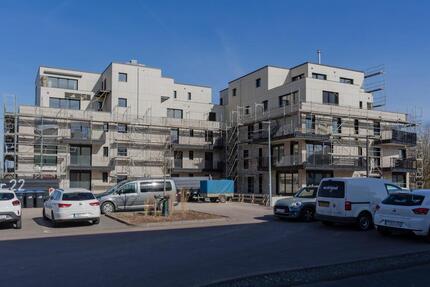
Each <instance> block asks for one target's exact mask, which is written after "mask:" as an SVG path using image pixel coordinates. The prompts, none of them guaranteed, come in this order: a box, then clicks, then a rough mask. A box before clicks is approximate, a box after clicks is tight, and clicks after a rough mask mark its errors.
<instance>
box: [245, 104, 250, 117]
mask: <svg viewBox="0 0 430 287" xmlns="http://www.w3.org/2000/svg"><path fill="white" fill-rule="evenodd" d="M249 110H250V106H246V107H245V115H249Z"/></svg>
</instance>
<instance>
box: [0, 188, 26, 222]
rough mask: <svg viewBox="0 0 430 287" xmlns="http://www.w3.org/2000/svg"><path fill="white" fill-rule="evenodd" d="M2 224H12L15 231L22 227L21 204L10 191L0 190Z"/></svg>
mask: <svg viewBox="0 0 430 287" xmlns="http://www.w3.org/2000/svg"><path fill="white" fill-rule="evenodd" d="M0 223H12V224H13V227H14V228H15V229H21V227H22V220H21V202H20V201H19V200H18V198H17V197H16V194H15V193H14V192H13V191H11V190H8V189H0Z"/></svg>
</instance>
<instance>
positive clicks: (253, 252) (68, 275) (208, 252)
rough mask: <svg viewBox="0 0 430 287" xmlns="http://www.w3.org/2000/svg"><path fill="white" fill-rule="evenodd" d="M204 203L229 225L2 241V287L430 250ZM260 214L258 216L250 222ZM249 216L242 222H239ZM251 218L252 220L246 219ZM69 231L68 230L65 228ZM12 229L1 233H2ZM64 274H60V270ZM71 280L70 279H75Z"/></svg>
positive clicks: (221, 275) (196, 280)
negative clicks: (224, 216)
mask: <svg viewBox="0 0 430 287" xmlns="http://www.w3.org/2000/svg"><path fill="white" fill-rule="evenodd" d="M236 205H237V204H231V205H219V204H213V205H210V204H208V206H209V207H206V206H205V205H199V206H198V207H196V208H204V209H205V210H207V209H212V208H213V209H216V210H218V211H219V212H221V209H223V208H227V209H230V210H232V211H230V212H231V213H230V214H231V215H233V214H237V216H238V217H236V218H235V219H234V220H232V221H230V222H229V223H228V224H227V225H226V224H224V225H223V226H211V227H194V228H180V229H170V230H145V231H141V230H134V229H130V228H129V229H128V230H133V231H134V232H125V231H121V232H115V233H104V234H89V235H78V236H62V237H55V238H39V239H25V240H4V241H1V242H0V254H1V255H2V260H0V269H1V270H8V272H7V276H3V277H0V286H9V287H11V286H39V285H42V284H45V283H46V282H47V281H49V282H61V285H62V286H77V285H78V286H94V285H102V286H118V285H121V286H143V285H145V286H202V285H206V284H210V283H213V282H218V281H223V280H227V279H232V278H238V277H243V276H249V275H254V274H261V273H268V272H275V271H283V270H292V269H298V268H304V267H312V266H321V265H330V264H337V263H344V262H350V261H355V260H363V259H370V258H375V257H381V256H388V255H396V254H404V253H409V252H419V251H427V250H429V245H428V244H427V243H425V242H423V241H421V240H417V239H416V238H414V237H405V236H394V237H380V236H379V235H378V234H377V233H376V232H375V231H370V232H359V231H357V230H356V229H354V228H349V227H341V226H339V227H333V228H327V227H326V226H323V225H321V224H320V223H318V222H315V223H310V224H306V223H301V222H287V221H278V220H274V219H273V217H272V216H270V213H271V211H270V209H265V208H261V209H260V208H259V207H258V208H257V209H258V212H256V213H255V214H254V212H253V211H252V210H253V209H254V207H253V206H248V205H239V206H236ZM251 214H254V215H253V216H250V215H251ZM239 215H241V216H242V215H243V217H239ZM246 218H248V220H245V219H246ZM65 229H67V228H65ZM4 231H5V230H1V231H0V232H1V233H0V234H3V232H4ZM59 266H60V267H61V268H58V267H59ZM68 279H70V280H68Z"/></svg>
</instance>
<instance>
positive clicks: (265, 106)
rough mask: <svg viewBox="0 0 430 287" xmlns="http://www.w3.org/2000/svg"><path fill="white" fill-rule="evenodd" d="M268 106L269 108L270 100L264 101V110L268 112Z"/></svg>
mask: <svg viewBox="0 0 430 287" xmlns="http://www.w3.org/2000/svg"><path fill="white" fill-rule="evenodd" d="M268 108H269V101H268V100H265V101H263V111H264V112H267V109H268Z"/></svg>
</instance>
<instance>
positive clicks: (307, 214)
mask: <svg viewBox="0 0 430 287" xmlns="http://www.w3.org/2000/svg"><path fill="white" fill-rule="evenodd" d="M314 214H315V212H314V210H313V209H312V208H305V209H304V210H303V211H302V215H301V218H302V219H303V220H304V221H306V222H311V221H313V220H314Z"/></svg>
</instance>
